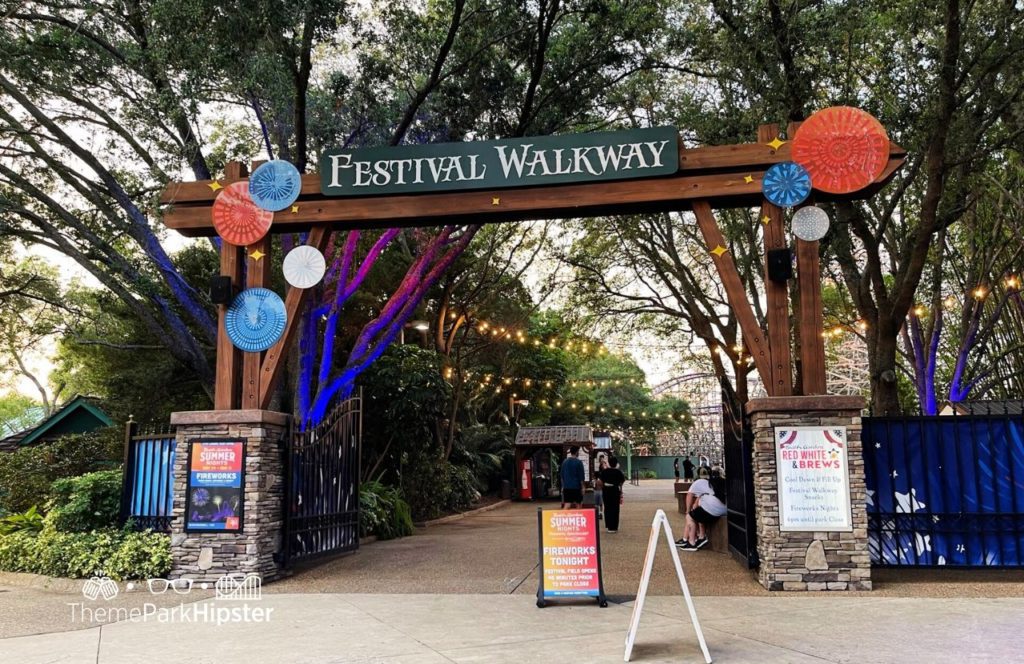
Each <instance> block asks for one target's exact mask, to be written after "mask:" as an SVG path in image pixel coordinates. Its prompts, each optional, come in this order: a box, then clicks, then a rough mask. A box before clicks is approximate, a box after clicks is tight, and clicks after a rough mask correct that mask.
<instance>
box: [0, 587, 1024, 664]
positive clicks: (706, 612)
mask: <svg viewBox="0 0 1024 664" xmlns="http://www.w3.org/2000/svg"><path fill="white" fill-rule="evenodd" d="M229 603H230V602H225V601H224V600H203V601H202V602H199V603H197V604H196V605H195V606H202V605H210V606H223V605H225V604H229ZM249 604H250V605H251V606H257V605H258V606H259V607H260V608H261V609H263V611H265V612H266V611H268V610H270V609H272V611H270V612H269V613H270V620H269V622H265V623H258V624H257V623H231V624H222V625H219V626H218V625H215V624H206V623H198V624H197V623H192V624H182V623H160V622H153V621H151V622H145V623H143V622H120V623H117V624H113V625H105V626H102V627H94V628H89V629H84V630H80V631H75V632H66V633H63V634H59V635H56V634H54V635H43V636H28V637H20V638H12V639H6V640H2V641H0V660H2V661H4V662H12V663H13V662H18V663H19V664H20V663H24V664H36V663H42V662H68V663H73V664H87V663H88V664H91V663H98V664H115V663H126V664H127V663H130V664H135V663H137V662H156V663H179V662H180V663H182V664H185V663H188V664H194V663H203V662H210V663H215V662H216V663H220V662H245V663H246V664H260V663H263V662H268V663H269V662H275V663H276V662H282V663H284V662H287V663H289V664H306V663H308V664H313V663H320V662H324V663H326V662H332V663H342V662H345V663H357V662H359V663H375V664H385V663H387V664H397V663H402V662H408V663H410V664H411V663H413V662H415V663H416V664H432V663H435V662H460V663H467V664H468V663H475V662H480V663H493V662H499V663H500V662H509V663H512V662H516V663H519V662H562V661H568V662H587V663H589V662H593V663H601V662H620V661H622V655H623V641H624V638H625V633H626V629H627V625H628V622H629V617H630V611H631V608H632V606H631V603H624V604H614V603H613V604H611V605H610V606H609V607H608V608H607V609H600V608H598V607H597V606H596V605H595V604H593V603H590V602H588V603H583V604H572V605H568V604H566V605H561V606H551V607H548V608H545V609H537V608H535V607H534V605H533V599H532V598H531V597H527V596H522V595H505V596H501V595H362V594H352V595H290V594H274V595H264V596H263V598H262V599H260V600H257V601H252V602H250V603H249ZM697 610H698V614H699V617H700V620H701V621H702V626H703V629H704V633H705V637H706V639H707V641H708V645H709V648H710V650H711V654H712V657H713V658H714V660H715V661H716V662H757V663H764V662H794V663H812V662H818V663H821V662H850V663H857V664H867V663H870V662H918V661H923V662H964V661H970V662H1000V663H1004V662H1011V661H1019V656H1020V653H1021V652H1024V633H1022V630H1021V629H1020V626H1021V625H1022V624H1024V600H1020V599H998V600H980V599H889V598H874V597H868V596H864V595H861V596H854V597H850V596H845V597H834V596H831V597H825V596H807V595H800V596H793V595H787V596H781V595H773V596H771V597H757V598H752V597H747V598H735V597H714V598H713V597H703V598H698V599H697ZM633 661H635V662H649V663H654V662H675V663H678V662H701V661H702V658H701V656H700V651H699V649H698V646H697V642H696V638H695V636H694V632H693V630H692V628H691V626H690V623H689V621H688V619H687V616H686V611H685V607H684V605H683V603H682V601H681V599H680V598H677V597H653V598H650V600H649V601H648V604H647V608H646V610H645V612H644V616H643V620H642V622H641V626H640V632H639V635H638V638H637V642H636V646H635V649H634V655H633Z"/></svg>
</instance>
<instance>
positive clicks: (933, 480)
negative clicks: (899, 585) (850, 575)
mask: <svg viewBox="0 0 1024 664" xmlns="http://www.w3.org/2000/svg"><path fill="white" fill-rule="evenodd" d="M863 423H864V429H863V444H864V470H865V474H866V480H867V489H868V491H867V494H868V497H867V511H868V538H869V547H870V551H871V562H872V564H874V565H885V566H892V565H898V566H904V565H910V566H914V565H919V566H933V565H950V566H961V567H978V566H985V567H1018V566H1022V565H1024V418H1022V417H1019V416H1015V417H1009V416H974V415H970V416H938V417H867V418H864V421H863Z"/></svg>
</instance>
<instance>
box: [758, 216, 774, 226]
mask: <svg viewBox="0 0 1024 664" xmlns="http://www.w3.org/2000/svg"><path fill="white" fill-rule="evenodd" d="M761 223H762V224H764V225H765V226H767V225H768V224H770V223H772V218H771V217H769V216H768V215H764V216H763V217H761Z"/></svg>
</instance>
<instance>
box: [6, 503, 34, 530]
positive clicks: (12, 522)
mask: <svg viewBox="0 0 1024 664" xmlns="http://www.w3.org/2000/svg"><path fill="white" fill-rule="evenodd" d="M41 530H43V515H42V514H41V513H39V510H38V509H36V506H35V505H33V506H32V507H29V508H28V509H27V510H25V511H24V512H20V513H17V514H9V515H7V516H4V517H3V518H0V535H9V534H11V533H22V532H25V533H33V534H35V533H38V532H39V531H41Z"/></svg>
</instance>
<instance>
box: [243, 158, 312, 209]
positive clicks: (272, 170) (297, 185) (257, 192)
mask: <svg viewBox="0 0 1024 664" xmlns="http://www.w3.org/2000/svg"><path fill="white" fill-rule="evenodd" d="M301 190H302V176H301V175H299V169H297V168H295V167H294V166H292V165H291V164H290V163H288V162H287V161H284V160H283V159H274V160H273V161H268V162H267V163H265V164H263V165H261V166H260V167H259V168H257V169H256V170H255V171H253V173H252V175H250V176H249V196H250V197H251V198H252V200H253V202H254V203H256V205H258V206H260V207H261V208H263V209H264V210H270V211H271V212H277V211H278V210H283V209H285V208H286V207H288V206H289V205H291V204H292V203H294V202H295V201H296V200H297V199H298V198H299V192H300V191H301Z"/></svg>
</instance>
